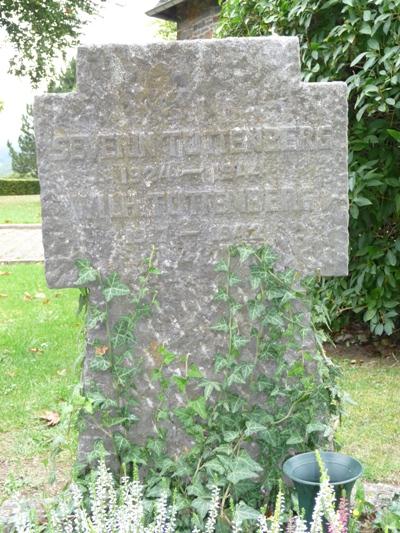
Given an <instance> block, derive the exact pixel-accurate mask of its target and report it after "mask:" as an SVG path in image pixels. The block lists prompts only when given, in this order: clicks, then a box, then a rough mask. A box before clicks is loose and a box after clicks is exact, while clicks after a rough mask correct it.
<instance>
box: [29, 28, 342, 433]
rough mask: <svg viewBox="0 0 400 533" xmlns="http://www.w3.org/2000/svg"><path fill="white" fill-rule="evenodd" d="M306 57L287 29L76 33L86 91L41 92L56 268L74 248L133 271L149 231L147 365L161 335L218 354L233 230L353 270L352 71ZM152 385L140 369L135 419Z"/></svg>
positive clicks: (58, 283)
mask: <svg viewBox="0 0 400 533" xmlns="http://www.w3.org/2000/svg"><path fill="white" fill-rule="evenodd" d="M299 68H300V67H299V50H298V41H297V39H296V38H292V37H285V38H283V37H282V38H281V37H268V38H256V39H250V38H246V39H225V40H208V41H184V42H171V43H156V44H150V45H146V46H114V45H112V46H104V47H90V48H81V49H79V53H78V90H77V92H76V93H74V94H67V95H59V94H53V95H45V96H42V97H39V98H37V99H36V102H35V122H36V125H35V129H36V139H37V147H38V159H39V176H40V181H41V194H42V205H43V234H44V247H45V258H46V274H47V279H48V283H49V285H50V286H52V287H68V286H71V285H73V283H74V281H75V279H76V277H77V272H76V269H75V267H74V261H75V260H76V259H78V258H88V259H90V260H91V261H92V263H93V264H94V266H96V267H97V268H98V269H100V270H101V271H102V272H103V273H110V272H115V271H116V272H118V273H120V274H121V276H122V278H123V279H124V280H125V281H126V282H128V283H129V282H130V281H131V280H132V279H134V278H135V276H136V274H137V273H138V271H139V268H140V265H141V262H142V259H143V258H144V257H145V256H148V254H149V251H150V249H151V246H152V245H153V244H154V245H155V246H156V248H157V251H158V261H159V267H160V269H161V271H162V276H161V280H160V293H159V300H160V310H159V312H157V313H156V314H155V315H154V317H153V319H152V320H151V324H150V325H149V327H148V328H147V329H144V330H143V332H142V338H141V344H140V350H141V352H142V353H141V355H144V357H145V360H146V364H147V369H148V372H150V370H151V368H152V367H154V366H155V365H156V364H157V362H156V357H155V355H154V350H153V348H152V347H154V345H157V344H164V345H166V346H168V348H169V349H171V350H173V351H175V352H177V353H180V354H191V356H192V357H193V358H194V360H195V361H196V362H197V363H198V364H199V366H200V367H202V368H203V369H205V370H206V369H207V368H209V367H210V366H211V363H212V360H213V357H214V353H215V338H214V335H213V334H212V333H211V332H210V325H211V324H212V323H213V322H214V320H215V314H216V309H215V306H214V304H213V303H212V297H213V293H214V289H215V274H214V272H213V267H214V264H215V262H216V261H217V259H218V258H219V257H220V256H221V254H222V253H223V251H224V250H225V249H226V247H227V246H228V245H229V244H231V243H234V242H243V241H246V242H252V243H269V244H270V245H272V246H273V247H274V248H275V249H276V250H277V251H278V252H279V253H280V255H281V257H282V258H283V261H284V263H285V264H286V265H289V266H291V267H294V268H296V269H298V270H299V271H301V272H303V273H310V272H315V271H317V270H319V271H320V272H321V273H322V274H323V275H341V274H346V273H347V248H348V233H347V223H348V218H347V216H348V215H347V210H348V203H347V142H346V135H347V103H346V102H347V98H346V86H345V84H344V83H339V82H335V83H313V84H308V83H302V82H301V81H300V72H299ZM151 390H152V386H151V384H150V382H149V379H148V377H146V375H145V376H144V379H143V381H142V382H141V383H140V386H139V394H140V395H141V396H142V398H143V406H142V407H143V408H142V410H141V413H142V420H143V424H142V425H140V426H139V427H138V432H137V434H138V435H144V434H146V432H148V431H151V424H150V423H149V421H150V419H151V413H152V409H153V402H152V392H151ZM176 401H177V402H179V398H177V399H176ZM89 441H90V437H89Z"/></svg>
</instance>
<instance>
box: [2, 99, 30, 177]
mask: <svg viewBox="0 0 400 533" xmlns="http://www.w3.org/2000/svg"><path fill="white" fill-rule="evenodd" d="M7 147H8V151H9V153H10V157H11V165H12V169H13V171H14V172H16V173H17V174H21V175H22V176H27V175H30V176H32V177H34V178H37V177H38V176H37V164H36V144H35V133H34V131H33V112H32V106H31V105H27V106H26V113H25V114H24V115H22V126H21V133H20V136H19V137H18V148H19V149H18V150H16V149H15V148H14V147H13V145H12V144H11V143H10V141H8V142H7Z"/></svg>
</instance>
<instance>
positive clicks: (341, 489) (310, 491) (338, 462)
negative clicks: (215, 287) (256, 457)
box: [283, 452, 363, 525]
mask: <svg viewBox="0 0 400 533" xmlns="http://www.w3.org/2000/svg"><path fill="white" fill-rule="evenodd" d="M320 454H321V459H322V461H323V463H324V465H325V468H326V470H327V472H328V475H329V479H330V483H331V485H333V487H334V489H335V494H336V504H337V505H338V503H339V500H340V498H342V497H343V496H344V497H345V498H346V499H350V495H351V491H352V489H353V486H354V483H355V482H356V480H357V479H358V478H359V477H360V476H361V474H362V472H363V468H362V466H361V464H360V463H359V462H358V461H357V460H356V459H353V457H349V456H348V455H343V454H341V453H335V452H320ZM283 472H284V473H285V475H286V476H287V477H288V478H289V479H291V480H292V481H293V483H294V486H295V489H296V492H297V496H298V499H299V507H300V509H301V510H304V518H305V520H306V522H307V524H308V525H310V524H311V519H312V514H313V510H314V504H315V497H316V496H317V494H318V491H319V488H320V475H321V474H320V470H319V466H318V463H317V458H316V456H315V453H314V452H308V453H301V454H299V455H295V456H294V457H291V458H290V459H288V460H287V461H286V462H285V463H284V465H283Z"/></svg>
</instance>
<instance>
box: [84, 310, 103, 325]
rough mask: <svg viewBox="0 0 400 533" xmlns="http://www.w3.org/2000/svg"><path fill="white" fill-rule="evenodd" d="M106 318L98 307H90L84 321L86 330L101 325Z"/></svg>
mask: <svg viewBox="0 0 400 533" xmlns="http://www.w3.org/2000/svg"><path fill="white" fill-rule="evenodd" d="M106 318H107V313H106V312H105V311H102V310H101V309H99V308H98V307H90V308H89V313H88V317H87V321H86V327H87V328H88V329H94V328H95V327H96V326H97V325H98V324H101V323H103V322H104V321H105V320H106Z"/></svg>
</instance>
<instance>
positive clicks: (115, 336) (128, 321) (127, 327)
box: [111, 315, 136, 348]
mask: <svg viewBox="0 0 400 533" xmlns="http://www.w3.org/2000/svg"><path fill="white" fill-rule="evenodd" d="M135 341H136V338H135V335H134V333H133V320H132V318H131V316H129V315H125V316H122V317H121V318H120V319H119V320H118V322H116V324H115V325H114V327H113V329H112V336H111V343H112V345H113V347H114V348H119V347H120V346H124V345H128V346H132V345H133V344H134V343H135Z"/></svg>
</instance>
